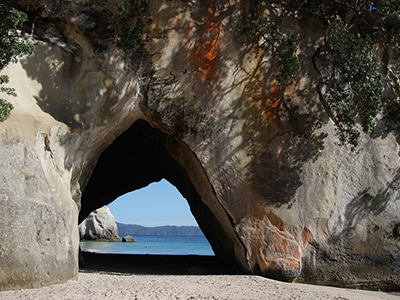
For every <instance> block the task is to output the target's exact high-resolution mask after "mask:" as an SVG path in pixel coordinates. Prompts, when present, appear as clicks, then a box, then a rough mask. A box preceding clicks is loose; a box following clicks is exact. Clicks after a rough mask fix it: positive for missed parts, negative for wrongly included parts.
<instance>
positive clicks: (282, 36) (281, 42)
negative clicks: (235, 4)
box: [241, 14, 300, 82]
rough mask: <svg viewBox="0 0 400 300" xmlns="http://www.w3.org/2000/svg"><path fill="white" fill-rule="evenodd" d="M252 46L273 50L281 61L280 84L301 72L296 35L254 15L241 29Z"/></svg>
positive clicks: (264, 18)
mask: <svg viewBox="0 0 400 300" xmlns="http://www.w3.org/2000/svg"><path fill="white" fill-rule="evenodd" d="M241 31H242V33H243V34H244V35H245V36H246V37H247V40H248V41H250V43H251V44H253V45H256V46H257V48H258V49H261V50H263V51H265V50H267V51H268V50H272V52H273V53H274V55H276V56H277V57H278V59H279V65H280V73H279V75H278V77H277V79H278V81H279V82H286V81H288V80H289V79H291V78H292V77H293V76H294V75H296V73H297V72H298V71H300V61H299V58H298V57H297V55H296V53H297V50H298V47H297V43H296V39H297V37H296V35H295V34H286V33H283V32H282V31H281V29H280V28H279V26H277V25H276V24H275V23H274V22H272V21H270V20H269V19H268V18H266V17H264V16H260V15H259V14H253V15H251V16H249V17H248V18H247V21H246V23H245V24H244V25H243V27H242V29H241Z"/></svg>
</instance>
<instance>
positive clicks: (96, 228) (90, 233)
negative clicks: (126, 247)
mask: <svg viewBox="0 0 400 300" xmlns="http://www.w3.org/2000/svg"><path fill="white" fill-rule="evenodd" d="M78 229H79V236H80V238H81V240H91V241H109V242H120V241H121V239H120V237H119V236H118V227H117V223H115V217H114V216H113V215H112V214H111V211H110V209H109V208H108V206H107V205H104V206H103V207H100V208H99V209H96V210H94V211H92V212H91V213H90V215H89V216H87V218H86V219H85V220H84V221H83V222H82V223H80V224H79V227H78Z"/></svg>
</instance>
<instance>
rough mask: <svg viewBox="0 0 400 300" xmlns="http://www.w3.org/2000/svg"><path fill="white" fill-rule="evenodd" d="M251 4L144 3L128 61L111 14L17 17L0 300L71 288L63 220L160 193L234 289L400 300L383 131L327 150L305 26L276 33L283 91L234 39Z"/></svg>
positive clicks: (64, 10)
mask: <svg viewBox="0 0 400 300" xmlns="http://www.w3.org/2000/svg"><path fill="white" fill-rule="evenodd" d="M249 2H250V1H210V0H207V1H197V0H194V1H178V0H176V1H162V0H150V1H149V3H150V7H149V9H150V11H151V15H152V20H153V21H152V23H151V24H149V25H148V26H147V28H146V38H147V44H146V49H147V53H148V54H147V55H143V54H140V53H139V54H138V53H125V52H124V51H121V50H120V49H119V48H118V47H116V45H115V40H114V37H113V35H112V33H113V32H114V31H113V26H112V24H110V23H107V20H109V18H110V16H111V15H112V14H113V13H114V12H115V9H116V5H115V1H112V0H109V1H75V0H64V1H50V0H38V1H21V3H27V4H28V5H27V6H26V9H27V10H28V11H29V15H30V19H31V21H32V22H34V24H35V26H33V27H32V28H34V35H33V36H34V43H35V53H34V55H32V56H29V57H26V58H23V59H21V60H20V62H19V63H17V64H13V65H11V66H10V67H9V68H8V69H7V70H6V73H7V74H9V75H10V79H11V81H10V85H11V86H13V87H15V88H16V92H17V93H18V97H17V98H13V99H9V101H10V102H12V103H13V105H14V107H15V109H14V110H13V112H12V115H11V117H10V119H9V120H7V121H6V122H4V123H1V124H0V133H1V135H0V157H1V158H2V159H1V160H0V207H1V208H0V240H1V241H2V244H1V247H0V266H1V270H2V272H0V289H12V288H20V287H33V286H41V285H48V284H53V283H56V282H61V281H66V280H68V279H70V278H73V277H75V276H76V275H77V270H78V267H77V266H78V263H77V253H78V242H79V235H78V230H77V224H78V218H79V221H83V220H84V219H85V218H86V217H87V216H88V215H89V213H90V212H91V211H92V210H94V209H97V208H99V207H102V206H103V205H106V204H108V203H110V202H112V201H113V200H114V199H116V197H118V196H119V195H122V194H124V193H126V192H128V191H132V190H135V189H139V188H142V187H144V186H146V185H148V184H149V183H151V182H154V181H158V180H160V179H162V178H166V179H167V180H168V181H169V182H171V183H172V184H174V185H175V186H176V187H177V188H178V189H179V191H180V192H181V193H182V195H183V196H184V197H185V198H186V199H187V201H188V203H189V205H190V208H191V211H192V213H193V215H194V216H195V218H196V220H197V221H198V224H199V226H200V227H201V229H202V231H203V233H204V234H205V236H206V237H207V238H208V240H209V241H210V243H211V245H212V247H213V250H214V252H215V254H216V255H217V256H218V257H219V258H221V260H223V261H225V262H226V263H227V264H228V265H230V266H233V268H234V269H236V270H237V271H239V272H245V273H253V274H261V275H264V276H268V277H272V278H278V279H283V280H298V281H306V282H312V283H318V284H332V285H340V286H354V287H370V288H392V289H398V288H399V286H400V277H399V276H400V275H399V271H400V250H399V248H398V244H399V235H398V234H395V233H396V232H397V231H396V229H395V228H398V224H399V223H400V219H399V214H398V212H399V210H400V195H399V191H400V160H399V150H400V149H399V142H400V131H399V128H398V124H394V123H393V122H392V121H390V120H388V119H387V118H384V117H382V118H381V119H380V120H379V122H378V126H377V128H376V129H375V131H374V132H373V134H372V135H371V136H367V135H364V134H362V136H361V140H362V144H361V146H360V148H359V153H353V152H351V151H349V150H348V149H347V148H345V147H342V146H339V145H338V140H337V137H336V135H335V128H334V124H333V122H332V121H331V120H330V119H329V115H328V113H327V111H326V110H325V108H324V105H323V103H321V98H320V96H319V93H318V89H317V84H318V79H319V77H318V76H319V72H320V70H317V69H316V68H318V66H317V65H316V64H315V62H314V61H313V58H315V57H314V55H315V51H316V48H317V47H318V43H319V41H320V39H321V37H322V33H321V30H320V27H319V26H318V24H317V23H315V22H314V21H313V20H304V19H302V20H299V19H297V18H296V15H285V16H281V20H280V22H281V25H282V28H283V29H284V30H289V31H293V32H296V33H298V34H299V46H300V49H299V54H300V61H301V65H302V71H301V73H299V74H298V76H297V77H296V78H295V79H293V80H291V81H289V82H287V83H284V84H283V83H280V82H278V81H277V79H276V72H277V68H278V67H279V66H278V63H277V61H276V60H275V58H274V56H273V55H263V56H261V55H259V54H258V53H257V52H256V51H254V49H252V48H251V47H249V45H247V44H246V43H245V42H244V39H243V38H242V37H241V36H240V35H238V25H237V20H241V17H240V16H241V15H242V14H243V12H244V11H246V9H247V8H248V3H249ZM270 10H271V11H270V13H271V14H273V13H276V12H275V11H274V7H271V8H270ZM385 67H386V70H389V69H390V70H392V73H393V74H394V75H393V76H394V77H393V80H394V81H396V84H397V86H398V78H399V73H398V72H397V70H399V68H398V64H397V63H396V62H395V61H394V60H393V59H391V58H390V57H389V58H388V59H387V65H386V66H385ZM382 69H385V68H382ZM396 72H397V73H396Z"/></svg>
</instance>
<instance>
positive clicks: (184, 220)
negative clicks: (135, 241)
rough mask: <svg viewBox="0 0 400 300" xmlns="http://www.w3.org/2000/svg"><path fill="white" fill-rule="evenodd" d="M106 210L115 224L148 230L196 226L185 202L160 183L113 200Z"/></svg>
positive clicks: (166, 182)
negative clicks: (166, 226)
mask: <svg viewBox="0 0 400 300" xmlns="http://www.w3.org/2000/svg"><path fill="white" fill-rule="evenodd" d="M109 208H110V210H111V213H112V214H113V215H114V217H115V220H116V221H117V222H119V223H125V224H138V225H143V226H148V227H152V226H163V225H179V226H181V225H197V223H196V220H195V219H194V217H193V215H192V213H191V212H190V209H189V205H188V204H187V201H186V199H185V198H183V197H182V195H181V194H180V193H179V191H178V190H177V189H176V188H175V187H174V186H173V185H171V184H170V183H169V182H168V181H166V180H164V179H163V180H161V181H160V182H158V183H152V184H150V185H149V186H147V187H145V188H143V189H140V190H137V191H134V192H130V193H128V194H125V195H123V196H121V197H119V198H117V199H116V200H114V202H112V203H111V204H110V205H109Z"/></svg>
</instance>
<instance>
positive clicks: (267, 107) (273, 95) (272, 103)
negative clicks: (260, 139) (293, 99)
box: [261, 79, 285, 123]
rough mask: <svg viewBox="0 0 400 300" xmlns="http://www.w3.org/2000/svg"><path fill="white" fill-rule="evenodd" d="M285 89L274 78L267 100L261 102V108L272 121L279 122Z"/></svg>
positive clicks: (269, 120)
mask: <svg viewBox="0 0 400 300" xmlns="http://www.w3.org/2000/svg"><path fill="white" fill-rule="evenodd" d="M284 91H285V90H284V88H283V87H282V86H281V85H279V84H278V82H277V81H276V80H275V79H274V81H273V84H272V88H271V89H270V90H269V94H268V95H267V99H266V101H262V102H261V103H262V105H261V108H262V109H263V111H264V113H265V115H266V118H267V120H268V122H270V123H277V118H278V113H279V109H280V106H281V101H282V97H283V93H284Z"/></svg>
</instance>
